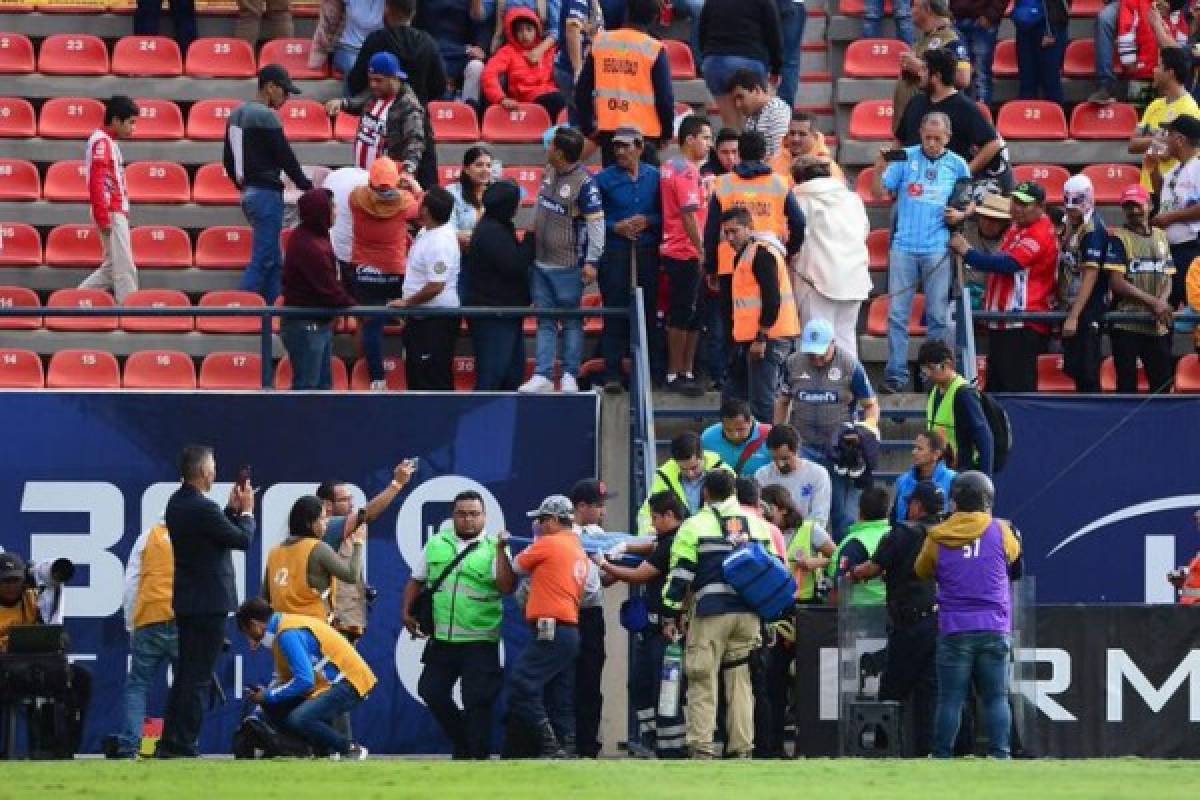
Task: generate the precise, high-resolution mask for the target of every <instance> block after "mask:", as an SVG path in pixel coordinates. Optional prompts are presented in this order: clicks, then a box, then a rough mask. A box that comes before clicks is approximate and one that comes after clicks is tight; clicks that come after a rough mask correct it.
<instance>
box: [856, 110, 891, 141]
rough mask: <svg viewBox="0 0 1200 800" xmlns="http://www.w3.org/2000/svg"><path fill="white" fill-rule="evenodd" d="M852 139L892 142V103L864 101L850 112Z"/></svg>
mask: <svg viewBox="0 0 1200 800" xmlns="http://www.w3.org/2000/svg"><path fill="white" fill-rule="evenodd" d="M850 138H851V139H867V140H872V141H883V140H888V141H890V140H891V139H892V138H893V135H892V101H891V100H863V101H861V102H859V103H858V104H857V105H855V106H854V110H853V111H852V112H850Z"/></svg>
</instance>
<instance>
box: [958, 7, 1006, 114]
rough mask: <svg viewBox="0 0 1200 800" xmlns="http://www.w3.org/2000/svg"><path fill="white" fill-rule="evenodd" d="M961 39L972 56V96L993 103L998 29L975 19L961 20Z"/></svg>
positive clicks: (959, 28) (959, 30) (959, 31)
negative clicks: (994, 63) (983, 24)
mask: <svg viewBox="0 0 1200 800" xmlns="http://www.w3.org/2000/svg"><path fill="white" fill-rule="evenodd" d="M955 27H956V28H958V35H959V38H961V39H962V40H963V44H965V45H966V47H967V51H968V52H969V53H970V54H971V96H972V97H974V98H975V99H976V100H978V101H979V102H981V103H990V102H992V60H993V59H994V58H995V56H996V29H995V28H985V27H983V26H982V25H980V24H979V23H978V22H976V21H975V20H973V19H967V20H959V21H958V22H957V23H956V24H955Z"/></svg>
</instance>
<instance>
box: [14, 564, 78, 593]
mask: <svg viewBox="0 0 1200 800" xmlns="http://www.w3.org/2000/svg"><path fill="white" fill-rule="evenodd" d="M73 577H75V562H73V561H71V559H69V558H56V559H54V560H53V561H37V562H34V563H32V564H29V565H28V566H26V567H25V585H26V586H27V587H28V588H30V589H59V588H62V587H63V586H64V585H66V583H67V581H69V580H71V578H73Z"/></svg>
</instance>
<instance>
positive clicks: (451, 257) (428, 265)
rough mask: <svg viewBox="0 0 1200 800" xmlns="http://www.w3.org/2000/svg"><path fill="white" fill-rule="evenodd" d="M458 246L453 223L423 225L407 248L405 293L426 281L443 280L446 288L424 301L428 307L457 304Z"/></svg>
mask: <svg viewBox="0 0 1200 800" xmlns="http://www.w3.org/2000/svg"><path fill="white" fill-rule="evenodd" d="M460 255H461V253H460V250H459V247H458V235H457V233H456V232H455V230H454V223H453V222H447V223H446V224H445V225H442V226H441V227H438V228H432V229H428V228H422V229H421V231H420V232H419V233H418V234H417V238H416V239H415V240H413V245H412V249H411V250H409V251H408V266H407V267H406V268H405V271H404V297H405V298H409V297H412V296H413V295H415V294H416V293H417V292H419V291H421V289H424V288H425V285H426V284H428V283H445V284H446V286H445V288H443V289H442V291H441V292H439V293H438V294H437V296H436V297H434V298H433V299H432V300H430V301H428V302H426V303H425V306H427V307H429V308H458V307H459V305H461V303H459V301H458V269H459V258H460Z"/></svg>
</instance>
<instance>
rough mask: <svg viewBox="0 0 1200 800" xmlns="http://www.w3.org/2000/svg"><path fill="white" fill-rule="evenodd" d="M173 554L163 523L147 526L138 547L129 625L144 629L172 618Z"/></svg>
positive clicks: (173, 593) (173, 615)
mask: <svg viewBox="0 0 1200 800" xmlns="http://www.w3.org/2000/svg"><path fill="white" fill-rule="evenodd" d="M174 597H175V555H174V551H173V549H172V547H171V535H170V533H169V532H168V531H167V526H166V525H165V524H164V523H161V522H160V523H158V524H156V525H155V526H154V527H153V528H151V529H150V533H149V535H148V536H147V537H146V545H145V548H144V549H143V550H142V564H141V574H140V575H139V576H138V587H137V596H136V598H135V600H134V602H133V627H134V629H137V628H144V627H145V626H147V625H156V624H158V623H162V622H170V621H172V620H173V619H175V608H174V606H173V605H172V600H173V598H174Z"/></svg>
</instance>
